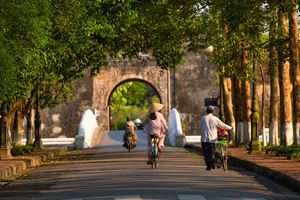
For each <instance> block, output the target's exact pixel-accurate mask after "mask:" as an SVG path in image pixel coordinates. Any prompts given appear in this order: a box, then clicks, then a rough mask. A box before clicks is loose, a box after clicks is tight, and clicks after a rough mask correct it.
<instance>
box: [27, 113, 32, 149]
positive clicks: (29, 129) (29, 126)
mask: <svg viewBox="0 0 300 200" xmlns="http://www.w3.org/2000/svg"><path fill="white" fill-rule="evenodd" d="M32 112H33V111H32V110H30V111H28V112H26V114H25V117H26V120H27V130H26V132H27V133H26V144H27V145H32V144H33V121H32Z"/></svg>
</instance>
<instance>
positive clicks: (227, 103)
mask: <svg viewBox="0 0 300 200" xmlns="http://www.w3.org/2000/svg"><path fill="white" fill-rule="evenodd" d="M223 94H224V110H225V116H226V117H225V123H227V124H229V125H230V126H231V127H233V130H232V131H231V135H230V140H231V141H233V142H235V119H234V113H233V109H232V98H231V80H230V78H225V77H224V79H223Z"/></svg>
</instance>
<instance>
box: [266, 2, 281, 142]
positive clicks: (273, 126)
mask: <svg viewBox="0 0 300 200" xmlns="http://www.w3.org/2000/svg"><path fill="white" fill-rule="evenodd" d="M271 6H272V4H271V3H270V10H272V11H273V10H274V9H275V8H274V6H272V7H271ZM275 11H276V10H275ZM276 14H277V13H276V12H273V15H272V18H271V21H270V29H269V30H270V31H269V37H270V44H273V43H274V42H275V39H276V32H277V26H276ZM276 60H277V53H276V48H275V46H274V45H271V46H270V48H269V71H268V74H269V75H270V88H271V91H270V94H271V97H270V113H269V138H270V145H272V146H278V145H279V136H278V130H279V124H278V120H279V80H278V76H279V74H278V65H277V62H276Z"/></svg>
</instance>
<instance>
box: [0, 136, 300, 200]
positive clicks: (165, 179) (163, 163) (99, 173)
mask: <svg viewBox="0 0 300 200" xmlns="http://www.w3.org/2000/svg"><path fill="white" fill-rule="evenodd" d="M105 137H107V138H108V139H109V140H114V139H113V138H116V137H111V136H108V135H106V136H105ZM106 141H108V140H106ZM115 141H117V140H115ZM115 143H117V142H115ZM107 144H108V143H107ZM109 144H110V145H107V146H103V145H102V146H101V145H99V146H98V148H95V149H89V150H84V151H82V152H80V153H81V154H79V155H74V156H73V157H72V156H71V157H70V158H72V159H70V160H67V161H60V162H54V163H49V164H45V165H43V166H41V167H39V168H37V169H35V170H33V171H31V172H30V173H29V174H27V175H26V176H24V177H22V178H20V179H18V180H16V181H14V182H12V183H10V184H9V185H7V186H5V187H2V188H1V189H0V199H1V200H18V199H20V200H27V199H34V200H56V199H59V200H60V199H64V200H71V199H72V200H80V199H82V200H97V199H101V200H102V199H107V200H129V199H130V200H156V199H157V200H158V199H161V200H169V199H170V200H171V199H174V200H198V199H199V200H205V199H207V200H210V199H211V200H226V199H228V200H229V199H230V200H235V199H240V200H269V199H278V200H281V199H300V197H299V196H298V195H297V194H295V193H293V192H292V191H290V190H288V189H286V188H284V187H282V186H280V185H278V184H276V183H273V182H272V181H270V180H268V179H265V178H263V177H260V176H256V175H254V174H251V173H248V172H244V171H243V170H236V169H233V168H230V169H229V171H227V172H224V171H223V170H222V169H216V170H212V171H206V170H205V166H204V160H203V157H201V156H199V155H197V154H194V153H191V152H188V151H186V150H185V149H183V148H171V147H166V148H165V151H164V152H163V153H162V154H161V159H160V166H159V168H157V169H151V168H150V166H149V165H147V164H146V148H145V147H144V146H143V145H141V147H138V148H135V149H134V150H133V151H132V152H130V153H129V152H127V151H126V150H125V149H124V148H122V147H121V146H120V145H119V146H118V145H117V144H112V143H109Z"/></svg>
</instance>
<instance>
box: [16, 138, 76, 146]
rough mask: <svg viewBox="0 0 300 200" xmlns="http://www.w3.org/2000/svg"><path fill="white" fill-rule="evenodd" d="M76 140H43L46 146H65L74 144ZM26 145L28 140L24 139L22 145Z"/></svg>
mask: <svg viewBox="0 0 300 200" xmlns="http://www.w3.org/2000/svg"><path fill="white" fill-rule="evenodd" d="M74 140H75V138H42V142H43V145H44V146H64V145H70V144H73V143H74ZM25 144H26V139H22V145H25Z"/></svg>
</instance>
